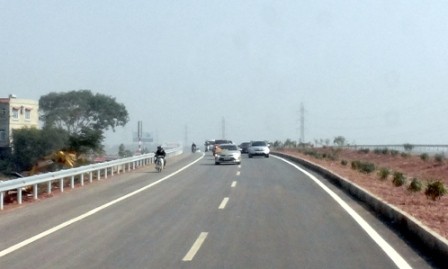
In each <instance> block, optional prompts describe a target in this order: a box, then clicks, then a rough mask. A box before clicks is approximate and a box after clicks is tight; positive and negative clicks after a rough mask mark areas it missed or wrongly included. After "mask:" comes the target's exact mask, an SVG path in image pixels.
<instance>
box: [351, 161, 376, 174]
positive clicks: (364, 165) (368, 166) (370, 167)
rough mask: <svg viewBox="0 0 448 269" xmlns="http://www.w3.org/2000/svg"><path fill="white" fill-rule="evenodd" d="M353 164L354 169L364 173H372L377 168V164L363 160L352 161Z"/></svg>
mask: <svg viewBox="0 0 448 269" xmlns="http://www.w3.org/2000/svg"><path fill="white" fill-rule="evenodd" d="M351 166H352V169H353V170H358V171H359V172H361V173H364V174H370V173H372V172H373V171H375V169H376V167H375V164H373V163H369V162H361V161H352V164H351Z"/></svg>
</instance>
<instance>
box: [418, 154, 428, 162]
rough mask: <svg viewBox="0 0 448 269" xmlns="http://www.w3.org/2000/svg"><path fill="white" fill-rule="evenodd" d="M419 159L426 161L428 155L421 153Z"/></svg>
mask: <svg viewBox="0 0 448 269" xmlns="http://www.w3.org/2000/svg"><path fill="white" fill-rule="evenodd" d="M420 159H422V160H423V161H425V162H426V161H427V160H428V159H429V155H428V153H422V154H420Z"/></svg>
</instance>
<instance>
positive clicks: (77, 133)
mask: <svg viewBox="0 0 448 269" xmlns="http://www.w3.org/2000/svg"><path fill="white" fill-rule="evenodd" d="M39 110H40V112H41V117H40V119H41V120H42V121H43V123H44V126H45V127H55V128H59V129H63V130H66V131H67V133H68V134H69V135H70V141H69V142H70V147H71V149H72V150H75V151H77V152H78V153H83V152H87V151H89V150H94V151H101V150H102V145H101V143H102V141H103V139H104V135H103V133H104V132H105V131H106V130H108V129H112V130H113V131H115V128H116V127H118V126H124V125H126V123H127V122H128V121H129V116H128V112H127V110H126V108H125V106H124V105H123V104H120V103H117V102H116V100H115V98H113V97H110V96H107V95H104V94H100V93H97V94H93V93H92V92H91V91H90V90H79V91H70V92H62V93H55V92H53V93H49V94H47V95H44V96H42V97H41V98H40V99H39Z"/></svg>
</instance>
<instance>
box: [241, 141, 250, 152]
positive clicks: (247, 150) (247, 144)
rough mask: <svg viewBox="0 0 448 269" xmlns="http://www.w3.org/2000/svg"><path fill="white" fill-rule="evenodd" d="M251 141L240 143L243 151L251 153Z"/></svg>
mask: <svg viewBox="0 0 448 269" xmlns="http://www.w3.org/2000/svg"><path fill="white" fill-rule="evenodd" d="M249 145H250V142H243V143H241V144H240V145H239V147H240V149H241V153H249Z"/></svg>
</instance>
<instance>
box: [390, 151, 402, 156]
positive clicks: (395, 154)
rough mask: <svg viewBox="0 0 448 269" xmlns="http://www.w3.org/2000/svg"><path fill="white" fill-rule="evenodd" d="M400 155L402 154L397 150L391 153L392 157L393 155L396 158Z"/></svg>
mask: <svg viewBox="0 0 448 269" xmlns="http://www.w3.org/2000/svg"><path fill="white" fill-rule="evenodd" d="M399 153H400V152H399V151H398V150H395V149H394V150H391V151H390V155H392V156H394V157H395V156H397V155H398V154H399Z"/></svg>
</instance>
